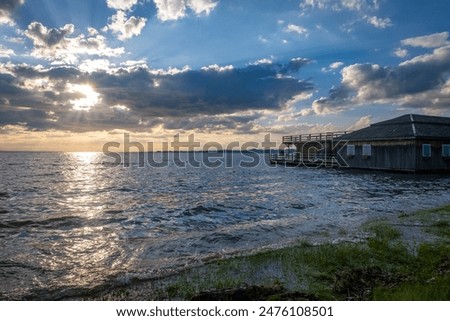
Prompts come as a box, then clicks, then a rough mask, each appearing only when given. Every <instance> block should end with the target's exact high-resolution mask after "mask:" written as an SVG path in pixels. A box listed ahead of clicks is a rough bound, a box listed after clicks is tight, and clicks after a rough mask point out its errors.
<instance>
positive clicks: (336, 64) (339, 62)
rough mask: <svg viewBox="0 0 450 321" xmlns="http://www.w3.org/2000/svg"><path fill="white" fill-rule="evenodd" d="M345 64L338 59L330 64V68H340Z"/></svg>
mask: <svg viewBox="0 0 450 321" xmlns="http://www.w3.org/2000/svg"><path fill="white" fill-rule="evenodd" d="M343 65H344V63H343V62H342V61H336V62H333V63H332V64H330V68H331V69H339V68H341V67H342V66H343Z"/></svg>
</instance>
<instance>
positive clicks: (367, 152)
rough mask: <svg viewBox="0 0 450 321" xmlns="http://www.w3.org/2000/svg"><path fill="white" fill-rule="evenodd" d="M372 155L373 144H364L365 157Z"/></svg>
mask: <svg viewBox="0 0 450 321" xmlns="http://www.w3.org/2000/svg"><path fill="white" fill-rule="evenodd" d="M370 156H372V145H370V144H364V145H363V157H370Z"/></svg>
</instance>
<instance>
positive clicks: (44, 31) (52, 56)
mask: <svg viewBox="0 0 450 321" xmlns="http://www.w3.org/2000/svg"><path fill="white" fill-rule="evenodd" d="M74 31H75V27H74V25H73V24H66V25H65V26H64V27H62V28H50V29H49V28H47V27H45V26H44V25H42V24H41V23H40V22H32V23H31V24H30V25H29V26H28V28H27V30H26V31H25V35H26V36H27V37H28V38H29V39H31V40H32V41H33V45H34V48H33V51H32V55H33V56H34V57H37V58H41V59H46V60H50V61H61V62H62V63H65V64H75V63H76V62H77V61H78V57H79V56H83V55H90V56H101V57H117V56H120V55H122V54H123V53H124V52H125V50H124V48H109V47H108V46H107V44H106V38H105V37H104V36H102V35H99V34H97V35H96V36H88V37H86V36H85V35H84V34H80V35H78V36H76V37H70V36H71V35H72V34H73V33H74Z"/></svg>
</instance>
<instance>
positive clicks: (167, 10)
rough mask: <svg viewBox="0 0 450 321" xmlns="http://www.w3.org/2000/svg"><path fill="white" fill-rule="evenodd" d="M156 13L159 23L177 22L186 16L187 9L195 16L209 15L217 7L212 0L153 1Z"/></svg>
mask: <svg viewBox="0 0 450 321" xmlns="http://www.w3.org/2000/svg"><path fill="white" fill-rule="evenodd" d="M153 1H154V3H155V6H156V9H157V11H158V14H157V17H158V19H159V20H161V21H168V20H178V19H180V18H183V17H185V16H186V14H187V13H186V11H187V10H188V9H190V10H192V11H193V12H194V13H195V14H196V15H197V16H199V15H202V14H204V15H209V14H210V13H211V11H212V10H214V8H215V7H216V6H217V4H218V1H214V0H153Z"/></svg>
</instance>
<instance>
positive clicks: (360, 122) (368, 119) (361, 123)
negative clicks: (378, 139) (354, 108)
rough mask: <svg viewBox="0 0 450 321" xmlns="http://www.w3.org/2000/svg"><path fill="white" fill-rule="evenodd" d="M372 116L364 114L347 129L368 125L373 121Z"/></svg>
mask: <svg viewBox="0 0 450 321" xmlns="http://www.w3.org/2000/svg"><path fill="white" fill-rule="evenodd" d="M371 118H372V116H370V115H368V116H363V117H361V118H360V119H359V120H358V121H357V122H356V123H354V124H353V125H351V126H350V127H348V128H347V131H353V130H358V129H361V128H365V127H368V126H369V125H370V123H371Z"/></svg>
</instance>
